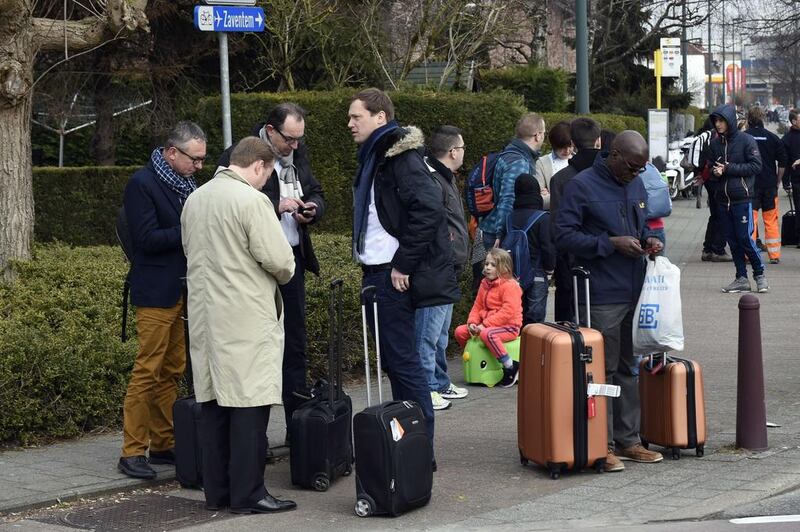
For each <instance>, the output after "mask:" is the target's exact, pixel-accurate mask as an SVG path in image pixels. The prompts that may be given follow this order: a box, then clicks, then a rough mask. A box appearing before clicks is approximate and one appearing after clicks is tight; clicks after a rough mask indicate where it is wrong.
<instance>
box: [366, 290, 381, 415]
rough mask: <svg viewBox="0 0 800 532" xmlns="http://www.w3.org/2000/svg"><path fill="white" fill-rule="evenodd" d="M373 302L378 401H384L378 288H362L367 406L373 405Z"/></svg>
mask: <svg viewBox="0 0 800 532" xmlns="http://www.w3.org/2000/svg"><path fill="white" fill-rule="evenodd" d="M370 303H372V316H373V318H374V326H375V359H376V366H377V375H378V403H382V402H383V385H382V384H381V341H380V332H379V330H378V296H377V289H376V288H375V287H374V286H372V285H370V286H365V287H364V288H362V289H361V323H362V325H363V328H364V374H365V375H366V378H367V406H372V387H371V384H370V369H369V342H368V340H367V337H368V336H369V333H368V331H367V305H369V304H370Z"/></svg>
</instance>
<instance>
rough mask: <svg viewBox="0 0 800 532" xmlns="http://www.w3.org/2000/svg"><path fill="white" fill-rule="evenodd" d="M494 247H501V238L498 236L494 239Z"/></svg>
mask: <svg viewBox="0 0 800 532" xmlns="http://www.w3.org/2000/svg"><path fill="white" fill-rule="evenodd" d="M494 247H496V248H499V247H500V239H499V238H496V239H495V241H494Z"/></svg>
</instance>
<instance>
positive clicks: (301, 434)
mask: <svg viewBox="0 0 800 532" xmlns="http://www.w3.org/2000/svg"><path fill="white" fill-rule="evenodd" d="M330 288H331V299H330V304H329V307H328V316H329V321H330V335H329V340H328V382H327V383H326V385H323V386H317V387H315V391H316V392H317V393H318V394H320V395H315V396H314V397H313V398H312V399H311V400H309V401H306V402H305V403H303V404H302V405H301V406H300V407H299V408H298V409H297V410H295V411H294V413H293V414H292V421H291V424H290V427H289V434H290V437H291V442H292V445H291V447H290V460H291V463H290V464H291V472H292V484H294V485H296V486H301V487H303V488H307V489H314V490H316V491H326V490H327V489H328V487H329V486H330V484H331V482H333V481H334V479H336V478H338V477H340V476H346V475H349V474H350V473H351V471H352V470H353V426H352V418H353V403H352V402H351V401H350V397H348V396H347V395H346V394H345V393H344V392H343V390H342V280H341V279H336V280H335V281H333V282H332V283H331V287H330ZM334 361H335V362H334ZM334 366H335V371H334Z"/></svg>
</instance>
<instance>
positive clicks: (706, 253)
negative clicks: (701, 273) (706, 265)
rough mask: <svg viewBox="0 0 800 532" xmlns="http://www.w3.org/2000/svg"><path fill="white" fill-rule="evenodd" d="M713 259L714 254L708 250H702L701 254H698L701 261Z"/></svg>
mask: <svg viewBox="0 0 800 532" xmlns="http://www.w3.org/2000/svg"><path fill="white" fill-rule="evenodd" d="M713 259H714V254H713V253H711V252H710V251H704V252H703V254H702V255H700V260H701V261H703V262H711V261H712V260H713Z"/></svg>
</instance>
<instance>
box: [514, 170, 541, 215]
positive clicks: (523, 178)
mask: <svg viewBox="0 0 800 532" xmlns="http://www.w3.org/2000/svg"><path fill="white" fill-rule="evenodd" d="M514 208H515V209H539V210H541V209H543V208H544V201H543V200H542V193H541V190H540V189H539V182H538V181H536V178H535V177H533V176H532V175H531V174H520V175H519V177H517V181H516V183H515V184H514Z"/></svg>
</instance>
